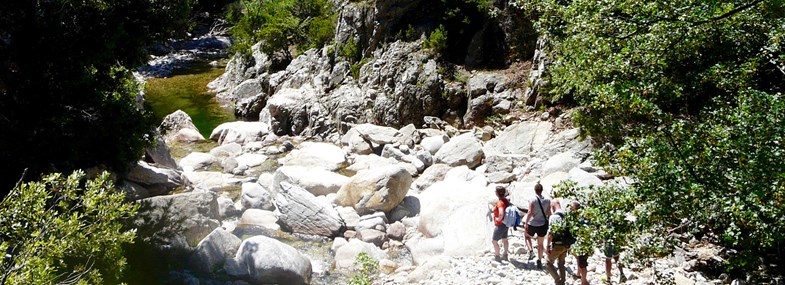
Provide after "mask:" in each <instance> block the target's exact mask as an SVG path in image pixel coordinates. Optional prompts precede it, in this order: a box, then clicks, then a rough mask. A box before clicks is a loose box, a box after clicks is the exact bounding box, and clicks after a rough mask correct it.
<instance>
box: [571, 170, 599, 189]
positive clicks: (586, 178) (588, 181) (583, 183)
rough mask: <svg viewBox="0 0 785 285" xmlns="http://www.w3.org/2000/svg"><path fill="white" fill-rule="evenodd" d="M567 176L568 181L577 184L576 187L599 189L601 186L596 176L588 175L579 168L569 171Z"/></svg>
mask: <svg viewBox="0 0 785 285" xmlns="http://www.w3.org/2000/svg"><path fill="white" fill-rule="evenodd" d="M569 175H570V180H572V181H575V182H576V183H578V187H589V186H594V187H599V186H602V185H603V183H602V180H600V178H597V176H596V175H594V174H591V173H588V172H586V171H584V170H581V169H579V168H573V169H571V170H570V172H569Z"/></svg>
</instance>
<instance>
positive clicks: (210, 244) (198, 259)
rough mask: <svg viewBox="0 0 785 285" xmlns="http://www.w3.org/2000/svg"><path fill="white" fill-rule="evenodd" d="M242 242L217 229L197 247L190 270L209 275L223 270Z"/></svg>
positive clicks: (190, 263)
mask: <svg viewBox="0 0 785 285" xmlns="http://www.w3.org/2000/svg"><path fill="white" fill-rule="evenodd" d="M241 242H242V241H241V240H240V239H239V238H238V237H236V236H235V235H233V234H231V233H229V232H227V231H226V230H224V229H223V228H221V227H218V228H215V230H213V231H212V232H211V233H210V234H209V235H207V237H205V238H204V239H203V240H202V241H200V242H199V244H198V245H196V250H195V251H194V253H193V255H191V258H190V261H189V267H190V269H192V270H194V271H196V272H199V273H202V274H208V275H210V274H212V273H213V272H216V271H217V270H218V269H222V268H223V266H224V262H225V261H226V260H227V259H229V258H232V257H234V255H235V253H236V252H237V249H238V248H240V243H241Z"/></svg>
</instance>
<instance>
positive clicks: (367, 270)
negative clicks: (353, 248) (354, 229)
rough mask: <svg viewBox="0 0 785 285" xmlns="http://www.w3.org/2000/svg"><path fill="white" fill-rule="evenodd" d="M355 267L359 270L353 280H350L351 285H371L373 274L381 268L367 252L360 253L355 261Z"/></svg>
mask: <svg viewBox="0 0 785 285" xmlns="http://www.w3.org/2000/svg"><path fill="white" fill-rule="evenodd" d="M354 266H355V268H356V269H357V272H355V274H354V276H352V279H351V280H349V284H350V285H371V280H372V276H373V274H375V273H376V270H377V269H378V267H379V262H377V261H376V260H374V259H373V258H372V257H371V256H369V255H368V253H366V252H360V253H359V254H357V257H355V259H354Z"/></svg>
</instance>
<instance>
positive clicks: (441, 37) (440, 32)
mask: <svg viewBox="0 0 785 285" xmlns="http://www.w3.org/2000/svg"><path fill="white" fill-rule="evenodd" d="M422 47H423V48H424V49H430V50H431V51H432V52H433V53H435V54H442V53H443V52H444V51H446V50H447V31H446V30H444V26H443V25H439V27H438V28H436V30H434V31H433V32H431V34H430V35H428V39H427V40H425V41H424V42H423V43H422Z"/></svg>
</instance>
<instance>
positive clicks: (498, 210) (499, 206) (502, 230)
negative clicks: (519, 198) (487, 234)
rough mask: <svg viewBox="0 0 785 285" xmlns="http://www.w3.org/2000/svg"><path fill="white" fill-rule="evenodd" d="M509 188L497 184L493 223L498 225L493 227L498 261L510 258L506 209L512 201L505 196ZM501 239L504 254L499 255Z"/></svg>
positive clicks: (494, 247)
mask: <svg viewBox="0 0 785 285" xmlns="http://www.w3.org/2000/svg"><path fill="white" fill-rule="evenodd" d="M506 195H507V189H506V188H504V187H503V186H496V197H498V198H499V201H496V205H494V207H493V224H494V225H495V226H496V227H494V229H493V241H492V243H493V251H494V258H495V259H496V261H501V260H502V259H503V260H508V256H507V253H508V252H510V244H509V243H508V242H507V226H506V225H504V221H503V218H504V210H505V209H506V208H507V206H508V205H510V201H509V200H507V198H506V197H505V196H506ZM499 240H501V242H502V244H503V245H504V255H502V256H501V257H499Z"/></svg>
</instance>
